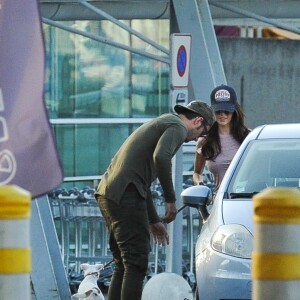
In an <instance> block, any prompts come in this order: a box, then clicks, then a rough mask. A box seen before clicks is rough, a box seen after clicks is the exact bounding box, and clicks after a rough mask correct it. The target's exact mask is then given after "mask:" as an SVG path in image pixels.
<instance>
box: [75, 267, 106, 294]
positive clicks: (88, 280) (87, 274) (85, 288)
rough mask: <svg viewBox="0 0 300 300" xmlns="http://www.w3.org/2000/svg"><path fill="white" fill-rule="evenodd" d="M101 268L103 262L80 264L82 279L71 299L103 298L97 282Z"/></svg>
mask: <svg viewBox="0 0 300 300" xmlns="http://www.w3.org/2000/svg"><path fill="white" fill-rule="evenodd" d="M103 268H104V265H103V264H95V265H90V264H81V265H80V269H81V270H82V271H83V276H84V279H83V280H82V281H81V283H80V285H79V287H78V291H77V293H76V294H74V295H73V296H72V299H82V300H105V298H104V296H103V294H102V292H101V290H100V289H99V287H98V284H97V280H98V278H99V275H100V271H101V270H102V269H103Z"/></svg>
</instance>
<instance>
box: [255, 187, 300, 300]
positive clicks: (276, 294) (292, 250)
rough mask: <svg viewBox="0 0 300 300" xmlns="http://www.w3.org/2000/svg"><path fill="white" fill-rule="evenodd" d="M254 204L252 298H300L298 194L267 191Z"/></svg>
mask: <svg viewBox="0 0 300 300" xmlns="http://www.w3.org/2000/svg"><path fill="white" fill-rule="evenodd" d="M253 201H254V223H255V224H254V251H253V266H252V278H253V292H252V299H253V300H271V299H272V300H283V299H284V300H295V299H300V191H299V190H298V189H293V188H268V189H266V190H264V191H263V192H261V193H259V194H257V195H255V196H254V197H253Z"/></svg>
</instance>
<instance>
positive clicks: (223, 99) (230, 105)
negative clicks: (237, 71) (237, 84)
mask: <svg viewBox="0 0 300 300" xmlns="http://www.w3.org/2000/svg"><path fill="white" fill-rule="evenodd" d="M210 100H211V107H212V109H213V110H214V112H217V111H220V110H225V111H229V112H231V113H232V112H234V111H235V106H236V103H237V96H236V92H235V90H234V89H233V88H232V87H230V86H228V85H225V84H221V85H219V86H217V87H216V88H214V89H213V90H212V92H211V94H210Z"/></svg>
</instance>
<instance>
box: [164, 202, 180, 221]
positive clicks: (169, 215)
mask: <svg viewBox="0 0 300 300" xmlns="http://www.w3.org/2000/svg"><path fill="white" fill-rule="evenodd" d="M176 215H177V208H176V204H175V203H166V214H165V216H164V217H163V218H162V222H163V223H170V222H172V221H174V220H175V218H176Z"/></svg>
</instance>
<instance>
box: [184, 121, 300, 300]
mask: <svg viewBox="0 0 300 300" xmlns="http://www.w3.org/2000/svg"><path fill="white" fill-rule="evenodd" d="M283 186H284V187H294V188H299V187H300V124H273V125H264V126H260V127H257V128H255V129H254V130H253V131H252V132H251V133H250V134H249V135H248V137H247V138H246V139H245V141H244V142H243V144H242V145H241V147H240V148H239V150H238V152H237V153H236V155H235V157H234V159H233V161H232V163H231V164H230V166H229V168H228V170H227V172H226V174H225V177H224V179H223V182H222V184H221V186H220V188H219V190H218V193H217V195H216V197H215V199H214V200H213V202H212V204H211V201H210V197H211V190H210V189H209V188H208V187H205V186H193V187H190V188H187V189H186V190H184V191H183V192H182V194H181V195H182V199H183V203H184V204H185V205H188V206H191V207H196V208H198V210H199V213H200V215H201V216H203V221H204V222H203V226H202V229H201V232H200V235H199V236H198V238H197V242H196V249H195V263H196V280H197V291H196V299H197V300H199V299H200V300H220V299H231V300H234V299H244V300H246V299H249V300H250V299H251V287H252V280H251V255H252V250H253V238H254V236H253V206H252V196H253V195H255V194H256V193H259V192H260V191H262V190H263V189H265V188H268V187H283ZM208 203H209V204H208Z"/></svg>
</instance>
